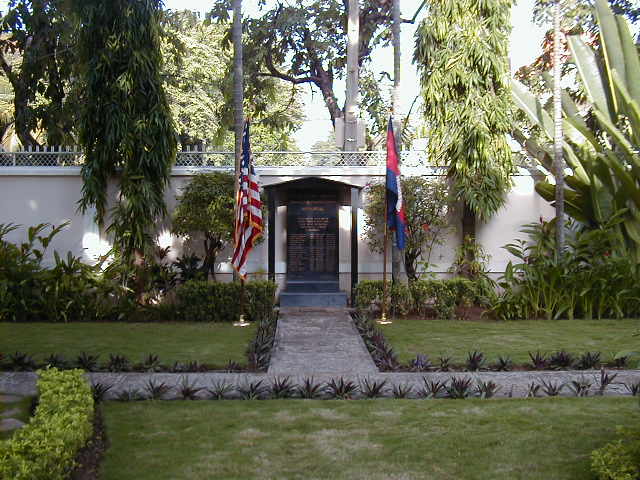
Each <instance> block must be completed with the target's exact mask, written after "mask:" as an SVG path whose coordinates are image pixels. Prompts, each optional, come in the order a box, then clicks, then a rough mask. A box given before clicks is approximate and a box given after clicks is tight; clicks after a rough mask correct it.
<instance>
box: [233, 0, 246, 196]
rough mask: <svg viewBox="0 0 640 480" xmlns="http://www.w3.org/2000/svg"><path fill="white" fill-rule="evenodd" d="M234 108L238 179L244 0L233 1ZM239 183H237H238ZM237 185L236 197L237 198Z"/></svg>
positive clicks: (240, 157) (241, 108) (240, 138)
mask: <svg viewBox="0 0 640 480" xmlns="http://www.w3.org/2000/svg"><path fill="white" fill-rule="evenodd" d="M232 35H233V106H234V119H235V124H234V126H235V140H236V144H235V160H236V162H235V166H236V178H238V176H239V174H240V163H241V161H242V129H243V127H244V112H243V103H244V79H243V72H242V0H233V32H232ZM236 183H237V182H236ZM237 188H238V185H237V184H236V196H237V193H238V192H237Z"/></svg>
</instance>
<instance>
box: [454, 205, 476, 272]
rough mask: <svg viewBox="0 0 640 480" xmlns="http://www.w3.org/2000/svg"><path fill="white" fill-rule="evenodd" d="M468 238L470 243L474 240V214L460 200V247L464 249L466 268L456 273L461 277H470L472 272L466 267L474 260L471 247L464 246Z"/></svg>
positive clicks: (473, 242)
mask: <svg viewBox="0 0 640 480" xmlns="http://www.w3.org/2000/svg"><path fill="white" fill-rule="evenodd" d="M467 238H468V239H470V241H471V243H472V244H475V242H476V214H475V212H474V211H473V209H472V208H471V207H470V206H469V205H468V204H467V202H464V201H463V202H462V247H463V249H464V250H463V251H464V262H465V263H464V265H466V266H467V268H464V266H463V269H462V271H459V272H458V273H459V274H460V275H462V276H463V277H467V278H472V277H473V273H472V272H471V270H470V269H469V268H468V266H469V265H471V263H473V262H474V261H475V255H474V251H473V249H469V248H465V246H466V243H467V242H466V240H467Z"/></svg>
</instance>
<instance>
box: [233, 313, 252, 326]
mask: <svg viewBox="0 0 640 480" xmlns="http://www.w3.org/2000/svg"><path fill="white" fill-rule="evenodd" d="M249 325H251V323H249V322H247V321H246V320H245V319H244V315H240V318H239V319H238V321H237V322H233V326H234V327H248V326H249Z"/></svg>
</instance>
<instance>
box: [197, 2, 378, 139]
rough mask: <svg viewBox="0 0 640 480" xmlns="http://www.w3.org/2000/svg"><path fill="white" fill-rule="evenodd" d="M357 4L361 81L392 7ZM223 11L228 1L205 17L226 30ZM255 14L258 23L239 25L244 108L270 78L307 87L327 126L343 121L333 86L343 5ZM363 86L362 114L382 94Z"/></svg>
mask: <svg viewBox="0 0 640 480" xmlns="http://www.w3.org/2000/svg"><path fill="white" fill-rule="evenodd" d="M360 3H361V6H360V55H359V65H360V70H361V73H360V75H361V76H362V77H366V76H367V75H366V72H365V67H366V62H367V61H368V60H369V59H370V58H371V52H372V51H373V49H374V48H375V47H376V46H378V45H380V44H383V43H386V42H387V41H388V39H389V34H390V29H388V28H385V27H384V26H385V25H386V24H388V23H387V22H389V21H390V12H391V5H390V2H380V1H377V0H375V1H374V0H367V1H364V2H360ZM228 7H229V2H228V0H216V2H214V6H213V9H212V11H211V12H210V14H209V17H210V18H211V19H212V20H216V21H218V22H221V23H227V24H229V23H228V21H229V12H228ZM259 8H260V12H259V17H257V18H250V19H247V20H245V21H244V25H243V31H244V38H243V40H244V58H245V59H246V60H245V64H244V71H245V81H246V87H245V95H246V97H245V98H247V99H248V100H249V102H248V103H249V104H251V103H254V102H253V100H254V99H255V98H256V94H257V93H259V92H260V91H261V90H262V89H263V88H264V84H265V82H266V81H269V80H272V79H274V78H275V79H280V80H282V81H284V82H287V83H289V84H290V85H291V86H292V87H296V86H299V85H304V84H309V85H311V86H313V87H315V88H317V89H318V90H319V91H320V93H321V95H322V98H323V99H324V102H325V105H326V107H327V110H328V112H329V115H330V117H331V120H332V122H333V121H334V120H335V119H336V118H338V117H342V116H343V112H342V108H341V107H340V106H339V105H338V99H337V97H336V94H335V91H334V80H336V79H342V78H344V77H345V74H346V38H347V35H346V27H347V21H346V20H347V19H346V10H347V3H346V2H343V1H341V0H301V1H298V2H287V3H282V2H276V3H273V4H270V3H269V4H267V3H265V2H260V4H259ZM310 18H312V19H313V21H310ZM229 25H230V24H229ZM228 77H229V78H231V76H230V75H229V76H228ZM363 86H365V87H366V86H367V83H364V84H363ZM368 86H369V88H365V89H364V91H362V92H361V95H362V97H363V100H362V104H363V105H364V106H365V108H366V107H368V106H370V105H378V104H379V102H378V101H375V100H374V101H371V98H379V97H380V91H381V90H382V89H381V88H380V85H379V82H377V83H373V82H369V83H368ZM229 103H230V102H229ZM229 113H230V112H229ZM373 113H374V114H378V115H379V111H378V112H376V111H375V110H373ZM372 120H374V121H375V120H376V118H372ZM378 120H381V122H378V124H377V125H375V127H374V128H376V129H377V130H382V129H383V128H384V125H385V122H386V120H385V118H384V116H382V117H380V118H378Z"/></svg>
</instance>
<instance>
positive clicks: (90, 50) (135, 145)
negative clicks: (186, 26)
mask: <svg viewBox="0 0 640 480" xmlns="http://www.w3.org/2000/svg"><path fill="white" fill-rule="evenodd" d="M161 5H162V3H161V0H111V1H109V2H104V1H102V0H76V1H75V7H76V9H77V13H78V16H79V21H80V30H79V41H78V59H79V72H78V73H79V76H80V78H81V79H82V81H83V84H84V90H83V95H82V110H81V112H80V116H81V121H80V128H79V138H80V142H81V144H82V145H83V147H84V152H85V155H86V160H85V163H84V165H83V167H82V179H83V187H82V199H81V201H80V208H81V209H82V210H83V211H86V210H87V208H89V206H92V205H93V206H95V207H96V220H97V222H98V223H99V224H101V225H102V224H103V223H104V221H105V218H106V217H107V203H108V202H107V188H108V187H109V180H110V179H114V178H115V179H117V180H118V185H117V192H118V193H117V198H116V204H115V207H114V208H113V209H112V211H111V212H109V213H110V220H111V224H110V225H109V227H108V232H110V233H112V234H113V235H114V244H115V246H116V247H117V248H119V249H120V250H121V252H122V253H123V256H124V257H125V258H131V257H132V256H134V255H135V259H136V261H137V262H140V261H141V259H142V257H143V256H144V252H145V250H147V247H149V246H150V245H151V237H150V233H151V230H152V228H153V226H154V225H155V222H156V221H157V219H158V218H159V217H162V216H164V215H165V213H166V207H165V203H164V196H163V194H164V190H165V187H166V185H167V183H168V181H169V175H170V170H171V165H172V163H173V161H174V160H175V154H176V134H175V130H174V125H173V121H172V119H171V112H170V109H169V105H168V103H167V98H166V95H165V92H164V89H163V88H162V79H161V76H160V71H161V68H162V56H161V52H160V34H161V28H160V12H161Z"/></svg>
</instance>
